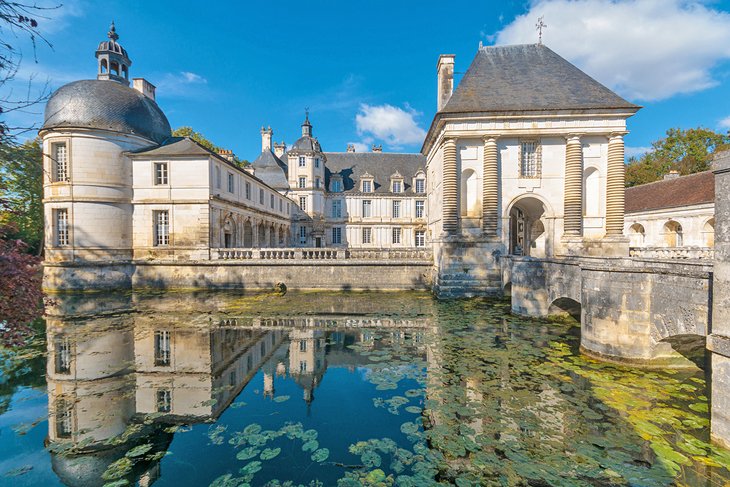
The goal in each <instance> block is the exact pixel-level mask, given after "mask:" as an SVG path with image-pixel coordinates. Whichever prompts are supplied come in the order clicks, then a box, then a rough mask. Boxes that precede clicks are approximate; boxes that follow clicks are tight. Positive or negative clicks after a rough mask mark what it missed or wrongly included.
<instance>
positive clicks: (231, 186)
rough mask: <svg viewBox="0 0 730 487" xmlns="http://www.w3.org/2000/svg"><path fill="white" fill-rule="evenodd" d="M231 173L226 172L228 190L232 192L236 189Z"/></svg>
mask: <svg viewBox="0 0 730 487" xmlns="http://www.w3.org/2000/svg"><path fill="white" fill-rule="evenodd" d="M233 178H234V176H233V173H230V172H229V173H228V192H229V193H233V191H234V190H235V189H236V187H235V182H234V181H235V180H234V179H233Z"/></svg>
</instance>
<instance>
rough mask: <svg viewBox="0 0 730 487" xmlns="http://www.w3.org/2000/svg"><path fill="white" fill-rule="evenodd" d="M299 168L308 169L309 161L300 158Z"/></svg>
mask: <svg viewBox="0 0 730 487" xmlns="http://www.w3.org/2000/svg"><path fill="white" fill-rule="evenodd" d="M299 167H307V159H305V158H304V157H300V158H299Z"/></svg>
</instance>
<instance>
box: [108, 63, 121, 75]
mask: <svg viewBox="0 0 730 487" xmlns="http://www.w3.org/2000/svg"><path fill="white" fill-rule="evenodd" d="M109 71H110V72H111V73H113V74H116V75H117V76H119V64H118V63H111V65H110V66H109Z"/></svg>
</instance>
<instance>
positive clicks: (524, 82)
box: [440, 44, 640, 113]
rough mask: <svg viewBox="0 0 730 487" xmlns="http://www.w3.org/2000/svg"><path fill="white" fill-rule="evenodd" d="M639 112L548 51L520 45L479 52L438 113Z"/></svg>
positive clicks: (539, 45)
mask: <svg viewBox="0 0 730 487" xmlns="http://www.w3.org/2000/svg"><path fill="white" fill-rule="evenodd" d="M639 108H640V107H639V106H637V105H634V104H633V103H629V102H628V101H626V100H624V99H623V98H621V97H620V96H618V95H617V94H616V93H614V92H613V91H611V90H609V89H608V88H606V87H605V86H603V85H602V84H601V83H599V82H598V81H596V80H594V79H593V78H591V77H590V76H588V75H587V74H585V73H584V72H583V71H581V70H580V69H578V68H577V67H575V66H574V65H572V64H571V63H569V62H568V61H566V60H565V59H563V58H562V57H560V56H559V55H558V54H556V53H555V52H553V51H552V50H550V49H549V48H548V47H547V46H545V45H543V44H523V45H514V46H486V47H481V48H479V51H478V52H477V55H476V56H475V57H474V60H473V61H472V63H471V66H469V69H468V70H467V72H466V74H465V75H464V77H463V78H462V79H461V82H460V83H459V85H458V86H457V88H456V90H455V91H454V94H453V95H452V96H451V99H450V100H449V101H448V103H446V105H445V106H444V107H443V109H442V110H441V112H440V113H467V112H468V113H473V112H520V111H543V110H590V109H628V110H632V111H635V110H638V109H639Z"/></svg>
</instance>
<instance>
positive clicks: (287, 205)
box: [286, 201, 291, 215]
mask: <svg viewBox="0 0 730 487" xmlns="http://www.w3.org/2000/svg"><path fill="white" fill-rule="evenodd" d="M290 212H291V208H289V202H288V201H287V202H286V214H287V215H288V214H289V213H290Z"/></svg>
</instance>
